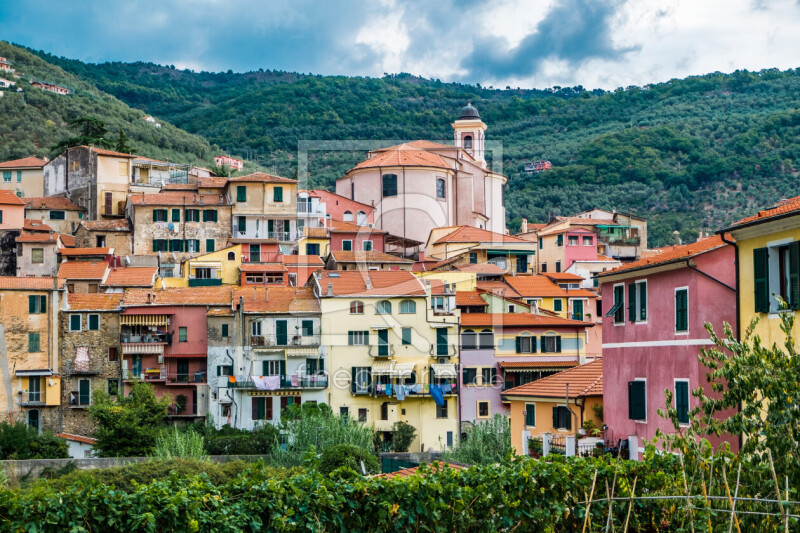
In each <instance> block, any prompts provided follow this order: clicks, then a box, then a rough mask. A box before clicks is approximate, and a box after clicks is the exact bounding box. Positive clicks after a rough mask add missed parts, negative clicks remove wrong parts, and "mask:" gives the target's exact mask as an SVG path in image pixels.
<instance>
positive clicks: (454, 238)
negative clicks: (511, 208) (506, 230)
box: [435, 226, 534, 250]
mask: <svg viewBox="0 0 800 533" xmlns="http://www.w3.org/2000/svg"><path fill="white" fill-rule="evenodd" d="M441 242H488V243H505V244H507V243H518V244H520V245H525V246H527V247H530V248H531V250H532V249H533V248H534V243H533V242H532V241H528V240H525V239H520V238H519V237H513V236H511V235H503V234H502V233H495V232H493V231H489V230H485V229H480V228H475V227H472V226H454V227H453V231H451V232H450V233H448V234H447V235H445V236H444V237H441V238H440V239H439V240H437V241H436V243H435V244H438V243H441Z"/></svg>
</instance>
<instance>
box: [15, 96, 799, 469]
mask: <svg viewBox="0 0 800 533" xmlns="http://www.w3.org/2000/svg"><path fill="white" fill-rule="evenodd" d="M488 129H489V128H488V126H487V124H485V123H484V122H483V121H482V120H481V118H480V114H479V112H478V110H477V109H476V108H475V107H474V106H472V105H467V106H465V107H464V108H463V109H461V111H460V113H459V114H458V115H457V117H455V120H454V122H453V133H454V143H453V144H452V145H446V144H439V143H433V142H429V141H424V140H420V141H414V142H410V143H405V144H401V145H396V146H390V147H386V148H382V149H378V150H374V151H372V152H370V153H368V154H367V157H366V159H364V160H363V161H362V162H361V163H359V164H357V165H356V166H355V167H354V168H352V169H351V170H350V171H348V172H347V173H346V174H345V175H344V176H342V177H341V178H340V179H339V180H338V181H337V184H336V192H331V191H323V190H316V189H310V190H309V189H303V188H302V185H301V184H300V183H298V182H297V181H296V180H294V179H289V178H285V177H281V176H276V175H272V174H267V173H262V172H256V173H251V174H247V175H240V176H239V175H235V174H234V175H231V176H230V177H223V176H216V175H214V174H213V172H211V171H209V170H207V169H203V168H199V167H190V166H189V165H180V164H176V163H173V162H167V161H159V160H155V159H151V158H148V157H147V156H146V155H145V154H126V153H119V152H115V151H111V150H107V149H103V148H98V147H94V146H75V147H71V148H68V149H67V150H65V151H64V152H63V153H61V154H59V155H58V156H57V157H54V158H53V159H52V160H44V159H38V158H35V157H29V158H25V159H20V160H15V161H6V162H2V163H0V172H1V173H2V180H0V242H2V246H0V302H2V305H1V306H0V346H2V347H3V352H4V353H3V355H4V356H3V357H2V358H1V359H0V365H2V367H3V368H2V372H1V373H0V381H2V383H0V404H1V405H2V406H3V413H2V415H0V420H2V421H12V422H15V423H19V422H24V423H26V424H28V425H29V426H31V427H33V428H35V429H37V430H38V431H52V432H53V433H56V434H58V435H59V436H60V437H62V438H64V439H66V440H67V441H68V442H69V444H70V452H71V454H72V455H73V456H76V457H82V456H84V455H90V454H91V453H92V452H91V447H92V443H93V438H92V436H93V434H94V431H95V429H96V428H95V426H94V425H93V422H92V420H91V419H90V418H89V415H88V411H87V407H89V406H90V405H91V404H92V399H93V395H94V394H95V391H97V390H103V391H105V392H107V393H108V394H109V395H112V396H113V395H121V394H124V393H125V392H126V391H128V390H129V389H130V387H131V386H132V384H133V383H134V382H136V381H143V382H145V383H149V384H151V385H152V386H153V387H154V389H155V391H156V394H157V396H159V397H161V396H169V397H170V398H171V403H170V407H169V411H168V418H169V420H170V421H173V422H174V421H182V422H190V421H194V420H205V419H208V420H209V421H211V423H213V424H214V425H215V426H216V427H222V426H225V425H229V426H231V427H234V428H240V429H253V428H256V427H258V426H260V425H263V424H272V423H277V422H278V421H279V420H280V418H281V413H282V411H283V410H284V409H286V408H287V407H288V406H290V405H293V404H303V403H318V404H327V405H329V406H330V407H331V408H332V409H333V411H334V412H335V413H337V414H339V415H340V416H342V417H352V418H353V419H357V420H358V421H359V422H362V423H364V424H366V425H368V426H369V427H370V428H372V429H373V430H375V431H376V432H378V433H380V434H381V436H382V439H383V442H384V443H390V442H391V440H392V438H393V433H394V431H395V430H396V423H398V422H405V423H407V424H410V425H412V426H413V427H414V428H415V430H416V436H415V438H414V440H413V442H412V444H411V446H410V451H441V450H442V449H447V448H451V447H453V446H455V445H457V443H458V442H459V439H461V438H462V437H463V435H464V433H465V431H466V428H468V427H470V426H471V425H474V424H477V423H480V422H481V421H485V420H489V419H490V418H492V417H493V416H495V415H498V414H499V415H503V416H508V417H510V422H511V434H512V444H513V446H514V448H515V450H516V452H517V453H518V454H525V455H527V454H529V453H531V452H532V450H531V449H529V446H530V445H531V443H535V442H537V439H538V441H539V442H540V443H541V441H542V439H544V441H546V442H547V443H548V444H549V443H556V442H558V441H559V439H561V440H563V441H564V443H565V444H564V446H565V448H566V450H567V455H569V454H570V453H571V454H575V453H576V452H575V450H576V448H579V447H580V446H587V445H588V446H594V445H595V444H596V443H597V442H601V443H605V444H606V445H611V446H621V447H623V448H625V449H629V450H630V457H631V458H637V457H638V456H639V455H640V454H641V452H643V451H644V448H643V442H644V441H646V440H650V439H652V438H653V437H655V435H656V430H657V429H661V430H662V431H669V430H670V427H669V424H668V421H666V420H664V419H661V418H660V417H659V416H657V415H656V409H658V408H663V406H664V390H665V389H667V390H670V391H673V392H674V397H675V408H676V409H677V412H678V417H679V418H680V420H681V421H685V422H686V423H688V417H689V412H690V410H691V409H692V408H693V407H694V402H695V401H696V400H695V399H694V398H692V397H691V396H690V391H691V390H692V389H693V388H695V387H697V386H700V385H702V384H703V383H704V382H705V377H704V374H703V371H702V367H701V366H700V364H699V363H698V361H697V353H698V350H699V349H700V348H701V347H703V346H708V345H711V344H712V343H711V341H710V340H709V339H708V334H707V333H706V332H705V329H704V323H706V322H709V323H711V324H712V325H713V326H714V327H715V328H717V329H718V330H721V328H722V325H723V322H727V323H729V324H731V325H733V327H734V332H736V331H738V330H740V328H742V327H743V326H742V325H743V324H747V323H748V322H749V320H750V317H751V316H752V315H753V313H764V314H768V315H770V316H771V315H772V313H775V312H776V311H777V310H778V307H777V303H776V302H777V300H776V299H774V298H770V297H769V295H770V294H772V293H775V294H780V295H781V296H782V297H783V298H784V300H786V301H787V302H788V303H789V305H790V307H791V308H796V306H797V305H798V302H800V295H799V294H797V283H795V281H796V279H795V278H797V277H798V276H800V262H798V261H797V260H796V259H797V257H798V253H797V249H796V246H795V244H796V242H793V238H794V237H795V236H796V234H797V232H798V231H799V230H800V223H798V222H800V218H796V217H800V200H798V199H790V200H785V201H783V202H781V203H780V204H779V205H777V206H771V207H769V206H765V208H764V210H763V211H760V212H759V213H758V214H757V215H756V216H753V217H749V218H746V219H744V220H741V221H739V222H737V223H736V224H734V225H733V226H731V227H729V228H719V231H718V232H717V233H716V234H715V235H711V236H706V235H701V236H699V237H698V239H697V241H696V242H691V243H685V244H681V243H676V245H674V246H668V247H665V248H659V249H650V248H648V245H647V221H646V220H645V219H644V218H641V217H638V216H636V215H633V214H628V213H616V212H610V211H604V210H601V209H593V210H590V211H586V212H583V213H575V214H574V215H573V216H564V217H561V216H559V217H554V218H552V219H551V220H549V221H547V222H546V223H539V224H533V223H528V222H527V221H525V220H523V222H522V228H521V232H520V233H518V234H516V235H512V234H510V233H509V232H508V231H507V230H506V225H505V222H506V221H505V208H504V203H503V202H504V194H503V184H504V183H505V181H506V179H507V178H506V177H505V176H503V175H501V174H497V173H495V172H492V171H491V170H489V169H488V168H487V164H486V160H485V158H484V157H485V152H484V142H485V139H486V132H487V130H488ZM220 157H223V156H220ZM737 263H738V269H739V272H738V275H737V272H736V266H735V265H736V264H737ZM773 322H774V321H768V320H767V321H763V322H762V323H761V324H760V325H759V328H760V329H759V333H760V334H761V338H762V339H764V340H765V341H769V342H772V341H773V340H777V339H778V338H779V334H778V332H777V330H776V328H777V326H776V325H775V324H774V323H773ZM720 438H721V439H727V440H728V441H729V442H730V443H731V445H732V446H733V447H734V449H735V448H736V446H738V439H737V438H736V436H728V437H724V436H723V437H720ZM553 445H555V444H553Z"/></svg>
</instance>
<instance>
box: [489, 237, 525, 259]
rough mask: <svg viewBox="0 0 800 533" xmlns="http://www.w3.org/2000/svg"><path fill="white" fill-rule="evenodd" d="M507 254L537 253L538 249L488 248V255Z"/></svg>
mask: <svg viewBox="0 0 800 533" xmlns="http://www.w3.org/2000/svg"><path fill="white" fill-rule="evenodd" d="M531 243H533V241H531ZM505 255H536V250H487V252H486V256H487V257H492V256H495V257H496V256H505Z"/></svg>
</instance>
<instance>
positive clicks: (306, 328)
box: [300, 320, 314, 337]
mask: <svg viewBox="0 0 800 533" xmlns="http://www.w3.org/2000/svg"><path fill="white" fill-rule="evenodd" d="M300 329H301V330H302V331H303V335H305V336H307V337H310V336H311V335H313V334H314V321H313V320H303V321H302V322H301V328H300Z"/></svg>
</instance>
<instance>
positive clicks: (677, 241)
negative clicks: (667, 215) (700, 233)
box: [672, 230, 681, 246]
mask: <svg viewBox="0 0 800 533" xmlns="http://www.w3.org/2000/svg"><path fill="white" fill-rule="evenodd" d="M672 237H673V239H674V242H675V246H680V245H681V232H680V231H678V230H675V231H673V232H672Z"/></svg>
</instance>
